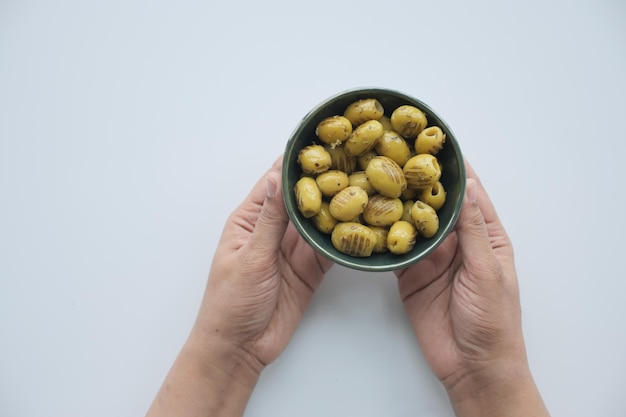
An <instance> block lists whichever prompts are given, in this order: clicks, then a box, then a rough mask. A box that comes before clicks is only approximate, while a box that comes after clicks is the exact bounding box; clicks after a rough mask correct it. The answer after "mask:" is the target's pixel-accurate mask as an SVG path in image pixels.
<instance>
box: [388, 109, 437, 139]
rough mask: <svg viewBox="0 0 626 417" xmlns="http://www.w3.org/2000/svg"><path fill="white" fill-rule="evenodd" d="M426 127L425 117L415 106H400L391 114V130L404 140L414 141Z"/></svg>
mask: <svg viewBox="0 0 626 417" xmlns="http://www.w3.org/2000/svg"><path fill="white" fill-rule="evenodd" d="M427 125H428V120H427V119H426V115H425V114H424V112H423V111H421V110H420V109H418V108H417V107H415V106H411V105H408V104H407V105H404V106H400V107H398V108H397V109H395V110H394V111H393V113H391V126H392V127H393V130H395V131H396V132H398V134H400V135H401V136H402V137H404V138H406V139H415V138H416V137H417V135H418V134H419V133H420V132H421V131H422V130H424V129H425V128H426V126H427Z"/></svg>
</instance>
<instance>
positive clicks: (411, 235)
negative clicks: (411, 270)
mask: <svg viewBox="0 0 626 417" xmlns="http://www.w3.org/2000/svg"><path fill="white" fill-rule="evenodd" d="M416 241H417V231H416V229H415V226H413V224H411V223H409V222H407V221H404V220H400V221H397V222H395V223H394V224H393V225H391V228H390V229H389V233H388V234H387V248H388V249H389V252H391V253H394V254H396V255H404V254H405V253H409V252H410V251H411V250H412V249H413V248H414V247H415V242H416Z"/></svg>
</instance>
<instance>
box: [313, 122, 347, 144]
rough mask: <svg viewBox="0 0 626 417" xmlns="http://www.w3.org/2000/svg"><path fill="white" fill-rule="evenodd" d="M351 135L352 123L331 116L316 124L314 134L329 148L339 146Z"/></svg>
mask: <svg viewBox="0 0 626 417" xmlns="http://www.w3.org/2000/svg"><path fill="white" fill-rule="evenodd" d="M351 133H352V123H351V122H350V120H348V119H347V118H346V117H344V116H331V117H327V118H326V119H324V120H322V121H321V122H319V123H318V125H317V127H316V128H315V134H316V135H317V137H318V138H319V140H320V141H322V142H324V143H325V144H327V145H331V147H336V146H338V145H341V143H342V142H344V141H345V140H346V139H348V137H350V134H351Z"/></svg>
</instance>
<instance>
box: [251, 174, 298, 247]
mask: <svg viewBox="0 0 626 417" xmlns="http://www.w3.org/2000/svg"><path fill="white" fill-rule="evenodd" d="M280 189H281V180H280V175H279V172H277V171H276V170H275V169H272V170H270V171H269V172H268V173H267V174H266V176H265V200H264V201H263V206H262V207H261V212H260V213H259V217H258V219H257V221H256V224H255V226H254V231H253V232H252V236H251V237H250V241H249V245H250V249H251V250H252V253H256V254H257V256H259V257H261V258H262V259H268V257H271V256H274V255H275V254H276V252H278V250H279V249H280V245H281V242H282V239H283V235H284V234H285V229H286V228H287V224H288V223H289V218H288V216H287V211H286V210H285V204H284V202H283V198H282V193H281V192H279V190H280Z"/></svg>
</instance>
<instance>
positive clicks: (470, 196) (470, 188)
mask: <svg viewBox="0 0 626 417" xmlns="http://www.w3.org/2000/svg"><path fill="white" fill-rule="evenodd" d="M465 196H466V198H467V201H469V202H470V204H477V203H478V183H477V182H476V180H475V179H474V178H468V179H467V182H466V184H465Z"/></svg>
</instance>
